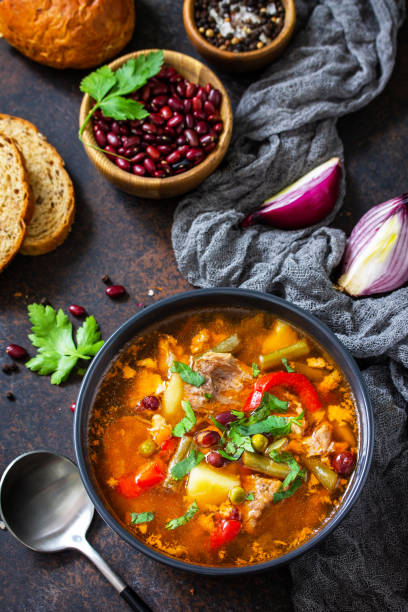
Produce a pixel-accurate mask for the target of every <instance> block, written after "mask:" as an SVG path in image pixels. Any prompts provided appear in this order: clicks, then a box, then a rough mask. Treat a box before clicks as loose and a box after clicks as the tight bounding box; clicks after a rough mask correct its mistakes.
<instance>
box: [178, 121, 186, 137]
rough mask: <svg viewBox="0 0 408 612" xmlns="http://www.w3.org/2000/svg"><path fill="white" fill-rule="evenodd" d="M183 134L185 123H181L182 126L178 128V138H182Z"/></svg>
mask: <svg viewBox="0 0 408 612" xmlns="http://www.w3.org/2000/svg"><path fill="white" fill-rule="evenodd" d="M183 132H184V123H181V124H180V125H178V126H177V127H176V134H177V135H178V136H181V135H182V134H183Z"/></svg>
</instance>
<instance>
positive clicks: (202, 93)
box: [196, 86, 207, 102]
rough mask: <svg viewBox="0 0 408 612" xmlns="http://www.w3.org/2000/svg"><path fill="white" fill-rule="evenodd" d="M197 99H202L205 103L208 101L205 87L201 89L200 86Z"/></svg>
mask: <svg viewBox="0 0 408 612" xmlns="http://www.w3.org/2000/svg"><path fill="white" fill-rule="evenodd" d="M196 97H197V98H200V99H201V100H202V101H203V102H204V100H206V99H207V94H206V93H205V89H204V87H201V86H200V87H199V88H198V89H197V93H196Z"/></svg>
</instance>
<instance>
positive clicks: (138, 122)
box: [129, 119, 142, 129]
mask: <svg viewBox="0 0 408 612" xmlns="http://www.w3.org/2000/svg"><path fill="white" fill-rule="evenodd" d="M129 123H130V127H131V128H134V129H138V128H140V126H141V125H142V122H141V120H140V119H131V120H130V121H129Z"/></svg>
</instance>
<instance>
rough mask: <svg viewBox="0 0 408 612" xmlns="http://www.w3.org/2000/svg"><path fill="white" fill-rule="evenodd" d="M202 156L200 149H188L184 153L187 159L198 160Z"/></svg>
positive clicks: (202, 152)
mask: <svg viewBox="0 0 408 612" xmlns="http://www.w3.org/2000/svg"><path fill="white" fill-rule="evenodd" d="M203 157H204V151H203V150H202V149H190V150H189V151H187V153H186V158H187V159H188V160H189V161H192V162H196V161H198V160H200V161H201V160H202V159H203Z"/></svg>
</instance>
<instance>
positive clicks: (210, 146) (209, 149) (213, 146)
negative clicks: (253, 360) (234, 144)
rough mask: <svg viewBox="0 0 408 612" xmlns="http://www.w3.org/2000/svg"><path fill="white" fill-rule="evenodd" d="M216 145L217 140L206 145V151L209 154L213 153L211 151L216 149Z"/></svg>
mask: <svg viewBox="0 0 408 612" xmlns="http://www.w3.org/2000/svg"><path fill="white" fill-rule="evenodd" d="M216 146H217V143H216V142H212V143H211V144H209V145H207V146H206V147H205V152H206V153H207V155H208V153H211V151H214V149H215V147H216Z"/></svg>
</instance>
